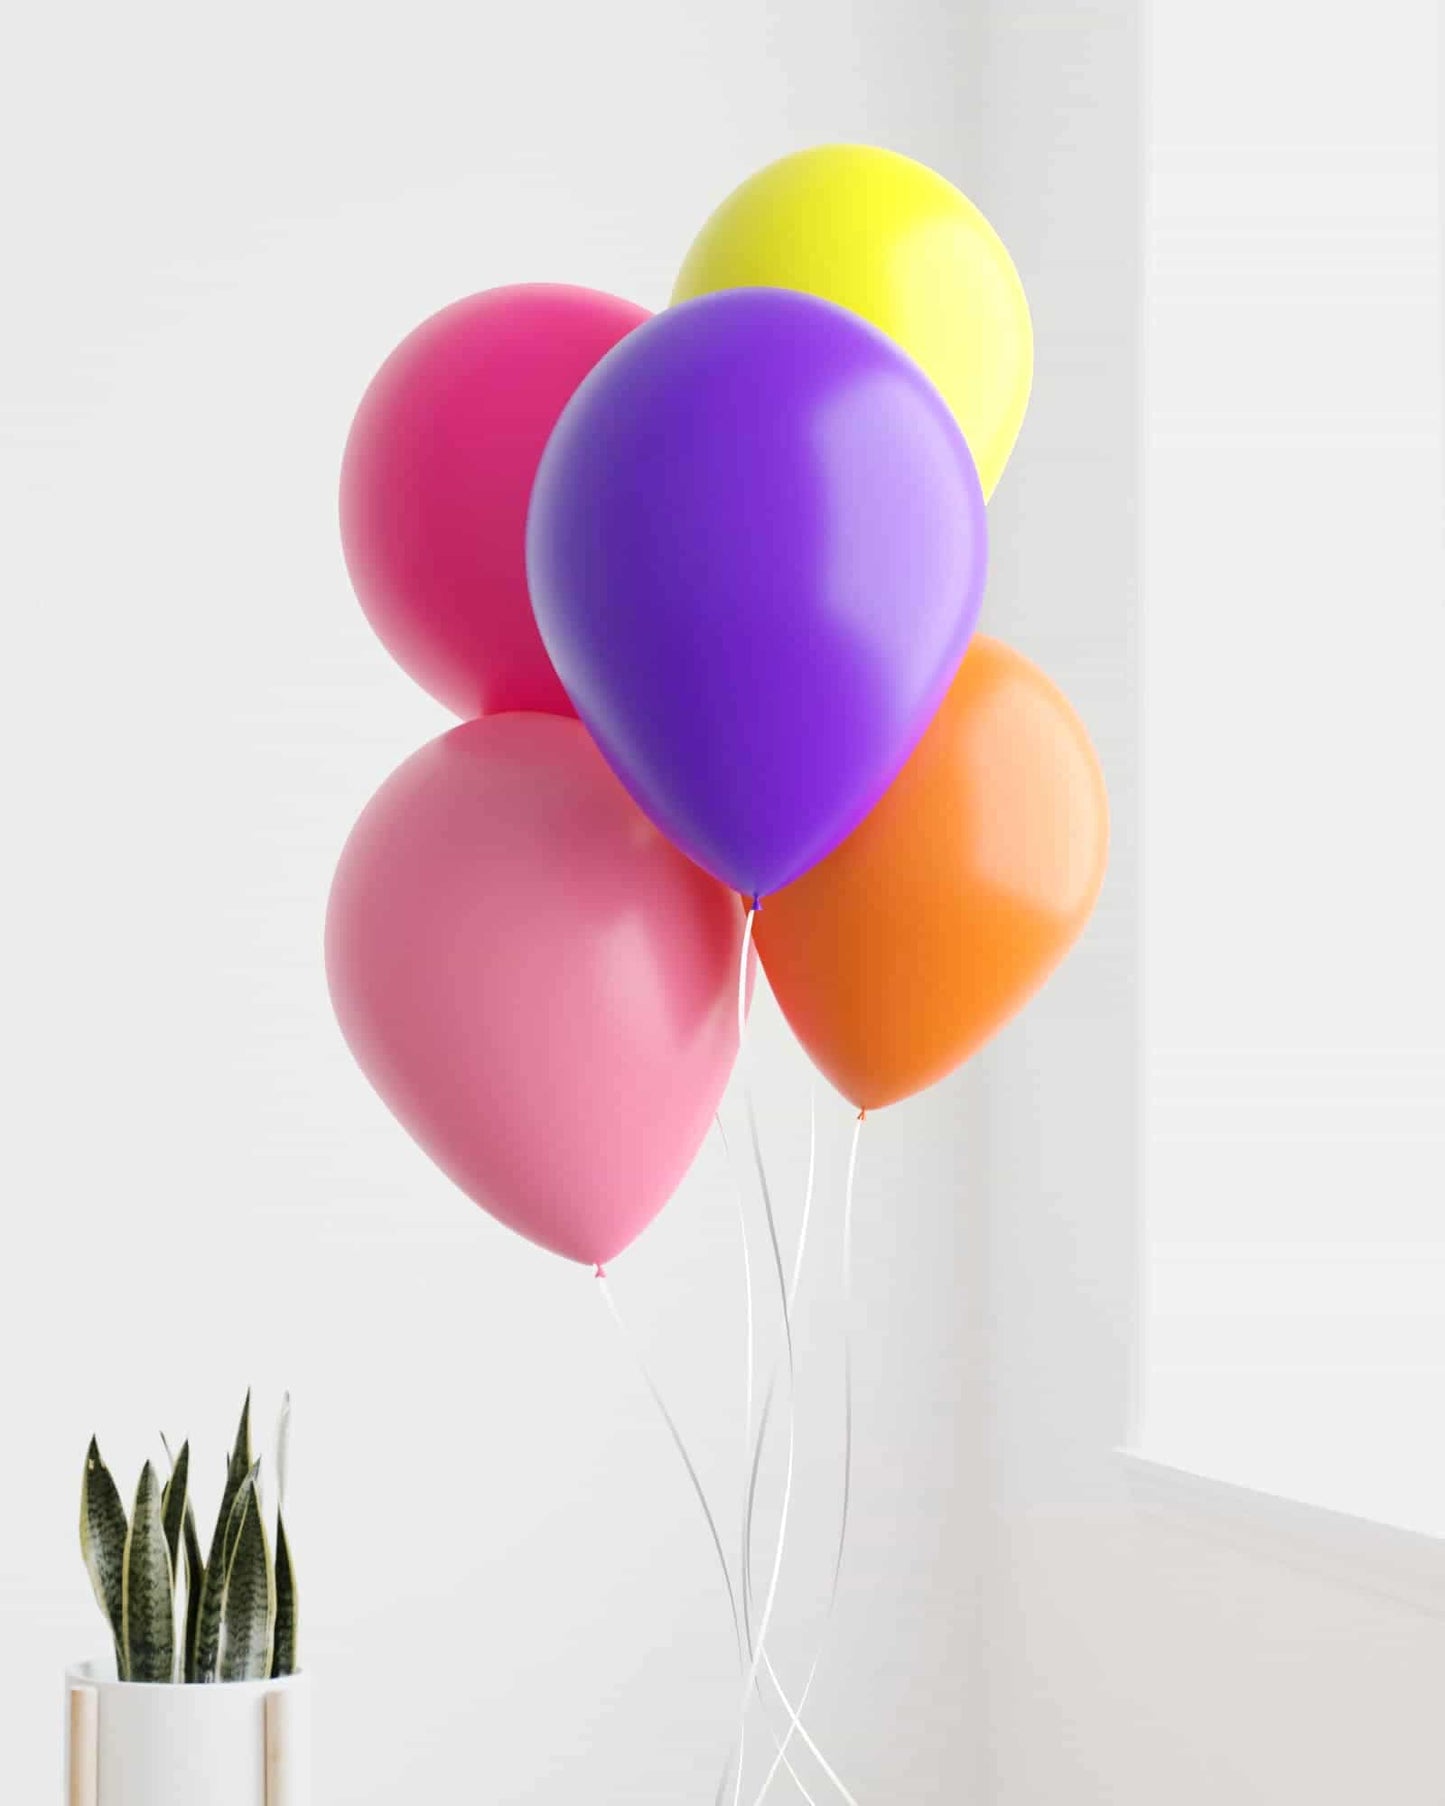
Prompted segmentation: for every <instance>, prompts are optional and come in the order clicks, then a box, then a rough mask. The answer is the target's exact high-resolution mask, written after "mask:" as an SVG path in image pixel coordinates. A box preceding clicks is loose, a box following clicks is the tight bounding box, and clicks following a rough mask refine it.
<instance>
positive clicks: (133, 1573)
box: [121, 1461, 176, 1681]
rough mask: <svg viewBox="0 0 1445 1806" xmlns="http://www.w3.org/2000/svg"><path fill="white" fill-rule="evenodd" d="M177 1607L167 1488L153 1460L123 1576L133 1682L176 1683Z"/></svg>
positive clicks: (144, 1476)
mask: <svg viewBox="0 0 1445 1806" xmlns="http://www.w3.org/2000/svg"><path fill="white" fill-rule="evenodd" d="M175 1605H176V1601H175V1583H174V1580H173V1577H172V1574H171V1558H170V1554H169V1552H168V1550H167V1548H166V1529H165V1520H164V1518H163V1516H162V1513H161V1484H160V1481H159V1480H158V1479H157V1478H156V1471H155V1469H154V1468H153V1467H152V1466H151V1464H150V1462H149V1461H147V1462H146V1464H145V1466H144V1467H143V1468H142V1469H141V1476H140V1485H139V1486H138V1487H137V1488H136V1495H135V1510H134V1511H133V1513H132V1514H131V1521H130V1531H129V1533H128V1534H127V1536H126V1539H125V1565H124V1569H123V1572H122V1584H121V1642H122V1644H123V1645H124V1648H125V1675H126V1679H127V1680H128V1681H171V1680H174V1679H175V1672H176V1623H175Z"/></svg>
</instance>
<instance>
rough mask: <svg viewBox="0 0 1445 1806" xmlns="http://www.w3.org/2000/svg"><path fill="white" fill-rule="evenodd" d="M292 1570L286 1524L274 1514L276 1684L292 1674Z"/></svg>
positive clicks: (294, 1617) (273, 1661)
mask: <svg viewBox="0 0 1445 1806" xmlns="http://www.w3.org/2000/svg"><path fill="white" fill-rule="evenodd" d="M296 1623H297V1613H296V1570H295V1568H294V1567H292V1565H291V1545H290V1543H289V1542H288V1541H287V1540H286V1520H285V1518H284V1517H282V1515H281V1510H280V1507H279V1506H278V1507H277V1510H276V1638H275V1644H274V1647H273V1649H272V1653H271V1673H272V1674H273V1676H275V1677H276V1678H277V1679H278V1680H279V1679H280V1678H281V1676H282V1675H285V1674H295V1672H296Z"/></svg>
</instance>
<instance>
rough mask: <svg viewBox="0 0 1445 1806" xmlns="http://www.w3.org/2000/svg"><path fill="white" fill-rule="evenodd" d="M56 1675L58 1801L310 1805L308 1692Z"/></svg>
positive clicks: (283, 1684) (93, 1666)
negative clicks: (61, 1757) (62, 1773)
mask: <svg viewBox="0 0 1445 1806" xmlns="http://www.w3.org/2000/svg"><path fill="white" fill-rule="evenodd" d="M113 1672H114V1670H113V1668H112V1667H111V1665H110V1664H106V1663H100V1662H88V1663H86V1664H84V1665H83V1666H82V1667H79V1668H73V1669H72V1670H71V1671H70V1673H69V1674H67V1676H66V1677H65V1689H66V1702H65V1704H66V1793H65V1798H66V1806H311V1696H310V1688H309V1685H308V1683H307V1679H306V1676H305V1675H304V1674H297V1675H291V1676H288V1677H287V1679H285V1680H279V1681H217V1682H214V1683H212V1684H210V1685H207V1686H194V1685H193V1686H172V1687H164V1686H148V1685H146V1684H144V1683H142V1682H135V1681H126V1682H123V1683H122V1682H119V1681H116V1680H114V1679H112V1678H111V1676H112V1674H113Z"/></svg>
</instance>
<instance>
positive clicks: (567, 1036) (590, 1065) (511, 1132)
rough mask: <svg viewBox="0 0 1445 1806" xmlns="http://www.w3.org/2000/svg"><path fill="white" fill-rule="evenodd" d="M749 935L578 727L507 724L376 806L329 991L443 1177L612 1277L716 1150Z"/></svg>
mask: <svg viewBox="0 0 1445 1806" xmlns="http://www.w3.org/2000/svg"><path fill="white" fill-rule="evenodd" d="M742 929H743V914H742V906H741V904H740V902H739V900H738V898H737V897H736V896H735V895H734V894H733V892H731V891H730V890H728V889H727V888H726V887H725V886H724V885H722V884H720V883H719V882H718V881H717V880H716V879H715V878H711V877H709V876H708V875H707V874H706V873H705V872H703V871H702V870H701V869H700V868H699V867H698V866H696V865H694V864H693V863H692V862H691V860H689V859H687V858H686V857H685V856H684V855H683V854H682V853H680V852H678V851H677V849H676V848H675V847H673V846H672V845H671V843H670V842H669V841H667V840H665V839H664V838H663V836H662V835H661V834H660V833H659V832H658V831H657V829H656V828H654V827H653V826H652V825H651V823H650V822H649V821H648V820H647V818H646V817H645V816H644V815H643V814H642V812H641V810H640V809H639V808H638V807H637V805H636V804H635V803H634V802H633V801H632V800H631V798H630V797H628V795H627V794H626V792H625V791H624V790H623V789H622V786H621V785H620V784H619V783H618V782H617V780H616V778H614V777H613V775H612V773H611V772H610V771H609V770H608V768H607V766H606V765H605V764H604V762H603V759H602V755H601V754H600V753H599V752H598V751H597V748H596V747H595V746H594V745H593V744H592V741H591V740H590V739H589V738H588V736H587V733H586V730H585V729H584V728H583V727H582V726H581V724H580V723H579V722H577V721H575V720H563V719H560V718H558V717H554V716H547V715H523V714H515V715H499V716H494V717H490V718H488V719H485V720H480V721H471V722H467V723H465V724H464V725H462V726H461V727H457V728H453V729H452V730H451V732H450V733H446V734H443V735H442V736H441V738H440V739H437V740H433V741H432V742H431V743H430V744H429V745H427V746H424V747H422V749H421V750H420V752H417V753H415V754H414V755H413V756H412V757H411V758H410V759H408V760H407V761H406V763H405V764H404V765H402V766H400V767H399V768H398V769H397V770H396V771H395V772H393V773H392V775H391V777H389V778H388V779H387V781H386V782H385V783H384V784H383V785H382V787H381V789H380V790H379V791H378V792H377V794H376V795H375V796H374V797H373V798H372V800H371V802H370V803H369V804H368V805H367V807H366V809H365V810H364V811H363V813H362V815H361V818H360V820H359V821H358V822H357V824H356V826H355V828H354V829H353V830H352V833H351V837H350V839H349V840H348V841H347V843H346V847H345V850H344V851H343V853H342V855H341V862H340V864H339V866H338V867H337V872H336V878H335V881H334V883H333V885H332V889H331V900H330V904H329V907H328V911H327V920H326V970H327V977H328V980H329V983H330V986H331V997H332V1003H333V1005H334V1007H335V1010H336V1015H337V1020H338V1021H339V1022H340V1024H341V1028H342V1032H343V1033H344V1035H345V1036H346V1039H347V1042H348V1044H349V1045H350V1047H351V1051H352V1053H353V1054H354V1055H355V1056H356V1059H357V1061H358V1063H359V1064H360V1066H361V1069H362V1071H363V1072H364V1073H365V1074H366V1076H367V1078H368V1079H369V1080H370V1081H371V1083H372V1085H373V1086H375V1088H376V1090H377V1091H378V1092H379V1093H380V1095H381V1097H382V1099H383V1101H384V1102H385V1103H386V1104H387V1105H388V1107H389V1108H390V1109H391V1111H392V1112H393V1114H394V1115H395V1116H396V1117H397V1119H398V1121H400V1123H401V1124H402V1126H403V1127H404V1128H405V1129H406V1130H407V1131H408V1133H409V1134H410V1135H411V1136H412V1137H413V1138H414V1139H415V1140H416V1141H417V1142H418V1143H419V1144H420V1145H421V1147H422V1148H423V1149H424V1150H425V1151H426V1152H427V1153H428V1154H429V1155H430V1156H431V1157H432V1159H433V1160H434V1161H435V1162H436V1163H437V1165H438V1166H439V1167H441V1169H442V1171H443V1172H445V1173H446V1174H448V1176H449V1177H450V1178H452V1179H453V1180H454V1181H455V1182H456V1183H457V1184H458V1185H459V1186H460V1187H461V1188H462V1190H463V1191H464V1192H466V1193H467V1195H468V1196H469V1197H471V1198H473V1199H474V1200H475V1201H476V1202H477V1203H478V1204H480V1205H482V1206H483V1208H484V1209H486V1210H489V1211H490V1212H491V1213H492V1215H493V1216H495V1217H496V1218H498V1220H499V1221H501V1222H503V1223H505V1224H506V1225H507V1226H508V1228H511V1229H515V1230H516V1231H517V1232H518V1233H519V1234H520V1235H524V1236H527V1237H529V1238H530V1239H531V1240H532V1241H534V1242H537V1243H539V1244H540V1245H541V1246H542V1247H544V1248H550V1249H551V1250H552V1251H553V1252H554V1253H557V1254H562V1255H566V1256H567V1257H568V1258H569V1259H571V1260H577V1261H585V1262H588V1263H589V1264H590V1263H599V1264H600V1263H605V1262H607V1261H609V1260H611V1259H612V1258H613V1257H614V1256H615V1255H616V1254H618V1253H619V1252H620V1251H621V1250H622V1249H623V1248H625V1247H626V1246H627V1245H628V1243H629V1242H631V1241H633V1240H634V1238H635V1237H636V1236H638V1235H639V1234H640V1233H641V1232H642V1230H643V1229H645V1228H646V1227H647V1225H648V1224H649V1223H650V1222H651V1221H652V1219H653V1217H654V1216H656V1214H657V1213H658V1211H659V1210H660V1209H661V1208H662V1206H663V1205H664V1204H665V1203H666V1202H667V1200H668V1198H669V1197H670V1196H671V1195H672V1193H673V1192H674V1190H675V1189H676V1188H677V1185H678V1183H679V1182H680V1180H681V1179H682V1177H683V1174H684V1173H685V1172H686V1171H687V1168H688V1166H689V1165H690V1164H691V1162H692V1160H693V1157H694V1156H695V1155H696V1153H697V1151H698V1149H699V1147H700V1146H701V1145H702V1141H703V1138H704V1136H705V1135H706V1133H707V1129H708V1125H709V1123H710V1122H711V1121H712V1117H713V1112H714V1111H715V1110H716V1108H717V1105H718V1101H719V1099H720V1098H721V1096H722V1093H723V1088H724V1086H725V1085H726V1084H727V1080H728V1074H729V1072H730V1071H731V1069H732V1064H733V1060H734V1058H735V1056H736V1053H737V1044H738V1038H737V1019H736V1005H735V993H734V984H735V979H736V971H737V960H738V955H739V949H740V946H741V936H742Z"/></svg>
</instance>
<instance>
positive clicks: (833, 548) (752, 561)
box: [527, 289, 987, 896]
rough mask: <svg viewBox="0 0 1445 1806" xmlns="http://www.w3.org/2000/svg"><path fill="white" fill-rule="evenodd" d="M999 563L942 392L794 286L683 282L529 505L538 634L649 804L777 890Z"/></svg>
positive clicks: (952, 667) (910, 720) (690, 848)
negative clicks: (992, 560) (675, 301)
mask: <svg viewBox="0 0 1445 1806" xmlns="http://www.w3.org/2000/svg"><path fill="white" fill-rule="evenodd" d="M986 562H987V528H986V524H985V517H984V506H983V495H982V492H981V490H980V488H979V482H978V476H977V473H976V472H975V470H974V466H973V459H972V457H971V456H970V454H969V450H968V446H967V445H966V444H965V442H964V438H963V435H962V433H961V432H960V431H959V429H958V425H957V423H956V422H955V420H954V418H953V415H952V414H951V413H950V411H949V409H948V406H947V404H946V403H945V402H944V400H943V398H942V396H940V395H939V393H938V391H937V390H936V389H935V388H934V387H933V385H932V383H931V382H930V381H929V380H928V378H927V377H926V376H925V375H924V374H923V372H922V371H921V370H920V369H919V368H918V366H917V365H916V364H915V363H914V362H913V361H912V360H911V359H910V358H908V357H907V356H905V355H904V353H903V352H901V351H900V350H899V349H898V348H897V346H895V345H894V343H893V342H892V340H891V339H889V338H887V337H885V335H884V334H883V333H881V332H879V331H877V330H876V329H875V328H874V327H872V326H870V325H869V324H868V323H867V322H866V321H864V320H862V319H860V318H858V316H857V315H855V314H852V313H849V312H847V311H846V310H844V309H843V308H840V307H835V306H834V305H833V304H832V303H831V302H827V301H820V300H817V299H815V298H814V297H813V296H811V295H803V294H795V293H793V292H792V291H790V290H787V289H729V290H724V291H721V292H719V293H715V294H711V295H704V296H702V297H700V298H699V299H697V300H694V301H686V302H684V303H682V304H681V305H680V306H677V307H670V308H668V309H666V310H665V311H664V312H662V313H660V314H657V315H656V316H655V317H654V318H653V319H651V320H649V321H647V322H646V323H645V324H643V325H642V326H639V327H637V328H636V329H635V331H633V332H632V333H630V334H629V335H628V336H627V337H626V338H625V339H623V340H622V341H621V343H620V344H619V345H617V346H616V348H615V349H614V350H612V351H610V352H609V353H608V354H607V356H606V357H604V358H603V359H602V361H601V362H600V363H599V364H598V365H597V366H596V367H595V368H594V369H593V370H592V372H591V373H590V374H589V375H588V376H587V378H586V379H585V380H584V382H583V383H582V385H581V387H580V388H579V389H578V390H577V393H576V394H575V395H574V396H573V398H572V400H571V401H570V402H569V403H568V404H567V407H566V409H565V410H564V411H563V413H562V416H561V418H560V420H559V421H558V423H557V426H556V428H555V429H554V431H553V433H552V437H551V439H550V440H549V441H548V444H547V448H546V451H545V452H544V453H543V456H542V462H541V465H540V467H539V469H538V472H537V479H536V483H535V486H534V488H533V490H532V502H531V509H530V512H529V514H528V519H527V576H528V581H529V583H530V586H531V592H532V606H533V608H534V610H535V612H536V616H537V625H538V627H539V628H540V629H541V633H542V639H543V642H544V644H545V645H546V648H547V651H548V653H549V654H550V655H551V659H552V662H553V664H554V665H555V666H556V668H557V673H558V675H559V676H560V677H561V679H562V683H563V685H564V686H565V688H566V690H567V694H568V695H569V696H570V697H571V699H572V702H573V704H574V705H575V707H576V709H577V712H578V714H579V715H580V716H581V717H582V720H583V722H584V723H585V724H586V726H587V727H588V728H589V729H590V731H591V733H592V736H593V738H594V739H595V740H596V742H597V744H598V746H599V747H600V748H601V750H602V753H603V756H604V757H605V758H606V760H607V761H608V763H609V764H610V765H611V767H612V769H613V770H614V771H615V772H616V773H617V775H618V777H619V778H620V779H621V780H622V783H623V784H624V785H625V786H626V788H627V789H628V790H629V791H630V792H631V794H632V796H633V798H634V799H635V800H636V801H637V803H638V804H639V805H640V807H641V808H642V809H643V810H644V812H645V813H646V814H648V815H649V816H651V818H652V820H653V821H654V822H656V823H657V825H658V827H660V828H661V829H662V831H663V833H665V834H666V835H667V836H668V837H669V838H670V839H671V840H672V841H674V842H675V843H676V844H677V845H678V846H679V847H681V848H682V850H683V851H684V852H685V853H688V854H689V855H690V856H691V857H692V858H693V859H695V860H696V861H697V863H698V864H699V865H701V866H703V867H705V868H706V869H707V870H708V871H710V872H712V873H713V874H714V875H715V876H717V877H719V878H721V879H722V880H723V881H724V882H725V883H727V884H730V885H732V886H733V887H734V888H735V889H737V890H740V891H742V892H743V893H744V894H745V895H748V896H765V895H766V894H767V893H768V892H770V891H774V890H777V889H780V888H781V887H782V886H783V885H784V884H787V883H788V882H789V881H790V880H791V879H793V878H796V877H797V876H798V875H799V874H800V873H802V872H804V871H806V870H807V869H808V867H809V866H810V865H813V864H814V863H815V862H816V861H817V860H819V859H821V858H822V857H823V856H824V854H826V853H828V852H829V851H830V850H831V849H832V848H833V847H835V846H836V845H837V844H838V842H839V841H840V840H842V839H843V838H844V836H845V835H847V834H848V833H849V832H850V830H851V829H852V828H854V827H855V826H856V825H857V823H858V822H859V821H861V820H862V818H863V817H864V816H865V815H866V814H867V813H868V811H869V809H870V808H872V806H873V804H874V803H875V802H876V801H877V800H878V798H879V797H880V796H881V795H882V794H883V792H884V791H885V790H886V789H887V788H888V786H889V784H890V783H891V782H892V780H893V778H894V776H895V775H896V774H897V772H898V770H899V768H900V766H902V764H903V763H904V761H905V760H906V759H907V757H908V755H909V753H910V752H912V750H913V748H914V746H915V745H916V744H917V742H918V740H919V738H920V736H921V735H922V733H923V730H924V728H925V727H927V725H928V723H929V721H930V720H931V719H932V717H933V714H934V712H935V710H936V709H937V707H938V705H939V703H940V702H941V701H942V699H943V694H944V691H945V690H946V689H947V688H948V685H949V682H950V680H951V679H952V677H953V674H954V672H955V671H956V670H957V668H958V664H959V661H960V660H961V659H962V657H963V654H964V650H965V648H966V647H967V645H968V640H969V635H970V634H971V633H972V632H973V626H974V622H975V620H976V619H977V617H978V609H979V603H980V601H981V599H982V595H983V584H984V574H985V566H986Z"/></svg>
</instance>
